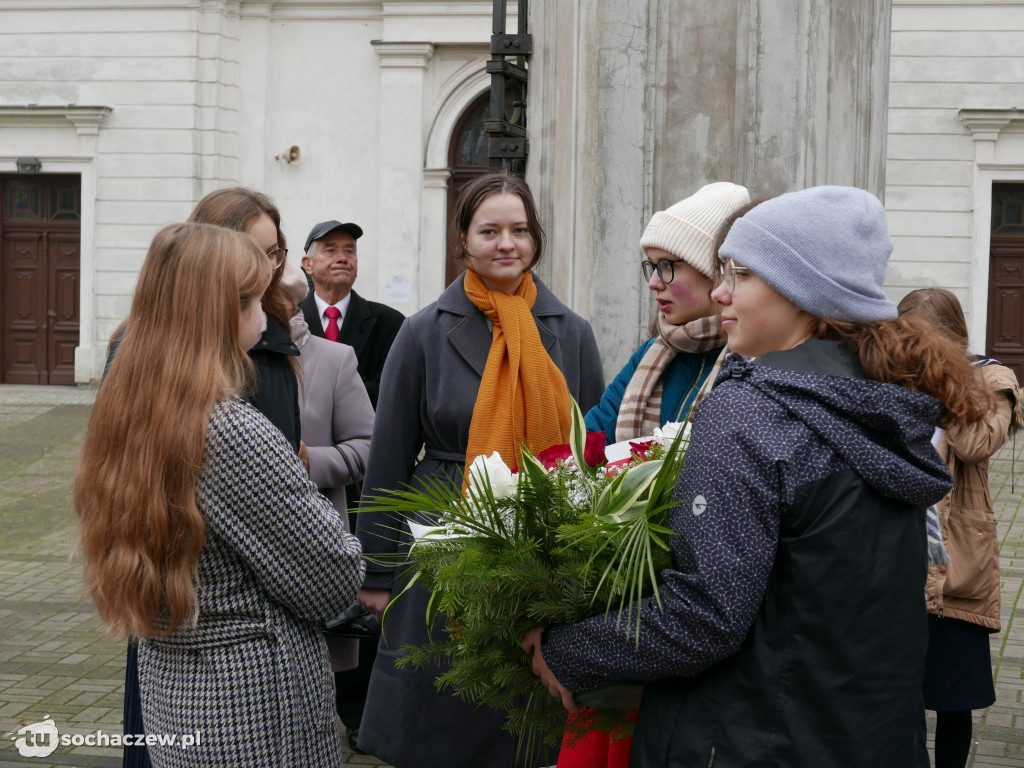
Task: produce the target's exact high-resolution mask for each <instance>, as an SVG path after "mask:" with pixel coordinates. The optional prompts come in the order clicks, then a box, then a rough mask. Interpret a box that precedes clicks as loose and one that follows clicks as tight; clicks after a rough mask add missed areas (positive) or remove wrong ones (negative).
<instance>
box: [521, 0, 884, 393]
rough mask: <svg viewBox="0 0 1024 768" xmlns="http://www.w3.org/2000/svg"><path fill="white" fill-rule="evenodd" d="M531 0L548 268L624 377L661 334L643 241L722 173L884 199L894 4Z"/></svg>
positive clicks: (533, 158) (879, 0)
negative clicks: (643, 270)
mask: <svg viewBox="0 0 1024 768" xmlns="http://www.w3.org/2000/svg"><path fill="white" fill-rule="evenodd" d="M576 6H578V4H574V3H562V2H558V0H533V2H531V4H530V14H531V18H530V32H531V33H532V34H533V37H534V50H535V54H534V56H533V59H532V61H531V69H530V96H529V113H528V117H529V126H530V128H529V130H530V158H529V161H528V167H527V178H528V179H529V180H530V181H531V185H532V186H533V187H534V191H535V192H536V193H537V197H538V199H539V203H540V206H541V211H542V216H543V217H544V221H545V224H546V225H547V227H548V229H549V232H550V235H551V238H550V245H551V254H550V255H551V259H550V261H549V262H548V264H547V265H546V270H547V271H546V272H545V273H544V274H545V276H546V277H547V278H548V279H549V282H550V284H551V285H552V287H553V289H554V290H555V292H556V293H557V294H558V295H559V296H560V297H561V298H563V299H564V300H565V301H566V302H567V303H569V304H570V305H571V306H572V307H573V308H574V309H575V310H576V311H578V312H580V313H581V314H583V315H584V316H586V317H587V318H588V319H590V321H591V322H592V324H593V325H594V330H595V333H596V334H597V338H598V344H599V345H600V347H601V354H602V358H603V360H604V365H605V372H606V375H607V376H609V377H610V376H611V375H613V374H614V373H616V372H617V371H618V369H619V368H620V367H621V366H622V364H623V363H624V362H625V360H626V359H627V357H628V356H629V354H630V353H631V352H632V351H633V350H634V349H635V347H636V345H637V343H638V342H639V341H640V340H642V339H644V338H646V337H647V335H648V325H649V321H650V320H651V319H652V318H653V315H654V313H653V306H652V303H651V300H650V297H649V292H648V291H647V289H646V286H645V285H644V282H643V280H642V278H641V275H640V269H639V266H638V262H639V260H640V252H639V239H640V235H641V234H642V233H643V228H644V226H646V223H647V221H648V220H649V219H650V217H651V215H652V214H653V213H654V212H655V211H658V210H663V209H664V208H666V207H668V206H670V205H672V204H673V203H675V202H676V201H678V200H680V199H682V198H683V197H686V196H687V195H689V194H691V193H693V192H694V191H696V190H697V189H698V188H700V187H701V186H703V185H704V184H707V183H709V182H712V181H733V182H735V183H737V184H743V185H745V186H747V187H749V188H750V189H751V190H752V193H753V194H754V195H755V196H765V195H772V194H779V193H781V192H786V191H789V190H793V189H800V188H803V187H807V186H812V185H815V184H825V183H832V184H852V185H855V186H860V187H863V188H866V189H868V190H870V191H872V192H874V193H875V194H877V195H879V196H881V195H882V193H883V189H884V183H885V179H884V167H885V165H884V164H885V139H886V115H887V110H886V107H887V95H888V76H889V68H888V61H889V25H890V16H891V0H863V2H858V3H850V2H844V0H738V1H737V2H735V3H722V2H716V1H715V0H594V2H593V3H592V4H588V5H587V8H586V10H585V12H584V11H583V10H581V9H580V8H578V7H576Z"/></svg>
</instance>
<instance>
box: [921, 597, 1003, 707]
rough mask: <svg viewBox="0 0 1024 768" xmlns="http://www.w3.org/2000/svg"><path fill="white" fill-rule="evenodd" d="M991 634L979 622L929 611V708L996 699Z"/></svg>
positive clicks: (926, 690) (926, 693) (983, 703)
mask: <svg viewBox="0 0 1024 768" xmlns="http://www.w3.org/2000/svg"><path fill="white" fill-rule="evenodd" d="M989 634H990V632H989V630H988V629H986V628H985V627H982V626H980V625H978V624H972V623H971V622H969V621H961V620H960V619H950V618H940V617H938V616H933V615H931V614H929V616H928V655H927V657H926V659H925V671H924V708H925V709H931V710H934V711H936V712H962V711H964V710H968V709H984V708H985V707H988V706H991V705H992V704H993V703H994V702H995V700H996V690H995V686H994V685H993V684H992V656H991V653H990V651H989V645H988V638H989Z"/></svg>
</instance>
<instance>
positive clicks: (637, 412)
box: [615, 315, 727, 441]
mask: <svg viewBox="0 0 1024 768" xmlns="http://www.w3.org/2000/svg"><path fill="white" fill-rule="evenodd" d="M723 344H725V332H724V331H723V330H722V323H721V321H720V320H719V319H718V316H717V315H715V316H712V317H701V318H698V319H697V320H694V321H692V322H689V323H686V324H685V325H672V324H671V323H669V322H667V321H666V320H665V317H664V315H658V337H657V338H656V339H655V340H654V343H653V344H651V346H650V347H648V348H647V352H646V353H645V354H644V356H643V359H641V360H640V364H639V365H638V366H637V367H636V370H635V371H634V372H633V377H632V378H631V379H630V380H629V384H628V385H627V386H626V391H625V392H624V393H623V394H622V402H621V403H620V404H619V418H618V421H616V423H615V440H616V441H622V440H632V439H635V438H637V437H642V436H644V435H651V434H653V433H654V428H655V427H660V426H661V400H662V395H663V394H664V389H665V381H664V376H663V374H664V373H665V369H666V368H668V364H669V363H671V362H672V360H673V359H675V356H676V355H677V354H679V353H680V352H697V353H700V352H707V351H708V350H709V349H715V348H716V347H720V346H722V345H723ZM726 351H727V350H726V349H723V350H722V353H721V354H720V355H719V356H718V359H717V360H716V361H715V364H714V366H712V368H711V372H710V373H709V374H708V377H707V378H706V379H705V380H704V383H703V385H702V386H701V389H700V392H698V393H697V397H696V399H695V400H694V401H693V403H694V406H696V405H697V403H699V402H700V401H701V399H702V398H703V397H704V395H705V394H706V393H707V392H708V391H709V390H710V389H711V385H712V384H714V381H715V377H716V376H718V372H719V370H721V368H722V362H723V361H724V360H725V355H726ZM684 399H685V398H684Z"/></svg>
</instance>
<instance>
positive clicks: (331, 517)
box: [75, 224, 364, 766]
mask: <svg viewBox="0 0 1024 768" xmlns="http://www.w3.org/2000/svg"><path fill="white" fill-rule="evenodd" d="M270 274H271V265H270V263H269V262H268V260H267V258H266V255H265V253H264V252H263V251H262V250H261V249H260V247H259V246H258V245H257V244H256V242H254V241H253V240H252V238H250V237H248V236H247V235H244V234H242V233H238V232H232V231H230V230H227V229H224V228H221V227H216V226H212V225H207V224H176V225H172V226H169V227H167V228H165V229H163V230H161V231H160V232H159V233H158V234H157V236H156V237H155V238H154V240H153V243H152V245H151V246H150V250H149V254H148V256H147V258H146V262H145V264H144V265H143V268H142V271H141V273H140V275H139V283H138V287H137V289H136V292H135V297H134V299H133V302H132V308H131V315H130V318H129V322H128V323H127V324H126V326H125V331H124V335H123V338H122V340H121V343H120V346H119V348H118V351H117V355H116V357H115V358H114V360H113V362H112V364H111V366H110V369H109V372H108V373H107V376H106V378H105V380H104V383H103V387H102V388H101V389H100V391H99V393H98V394H97V398H96V404H95V406H94V409H93V413H92V419H91V422H90V426H89V432H88V435H87V436H86V441H85V446H84V448H83V451H82V458H81V464H80V467H79V472H78V478H77V481H76V484H75V508H76V511H77V512H78V514H79V516H80V518H81V538H80V548H81V551H82V555H83V559H84V564H85V582H86V585H87V586H88V588H89V591H90V593H91V594H92V596H93V599H94V600H95V602H96V605H97V607H98V609H99V612H100V615H101V616H102V617H103V619H104V620H105V621H106V622H107V623H108V625H109V626H110V627H111V629H112V630H113V631H115V632H117V633H119V634H122V635H127V636H129V637H133V638H139V641H140V642H139V677H140V684H141V693H142V714H143V719H144V722H145V727H146V732H147V733H157V734H174V733H176V734H180V735H185V734H197V733H198V734H200V735H201V740H200V743H198V744H196V745H193V746H191V747H190V748H189V749H187V750H185V749H182V748H181V747H180V746H169V745H153V746H150V750H149V751H150V757H151V759H152V761H153V763H154V764H155V765H158V766H160V765H174V766H195V765H227V764H233V765H284V764H286V763H287V764H295V765H304V766H305V765H324V766H327V765H338V764H340V763H341V741H340V737H339V733H338V728H337V720H336V718H335V716H334V700H333V690H332V685H331V676H330V668H329V666H328V664H327V656H326V650H325V648H324V644H323V640H322V638H321V636H320V632H319V630H318V624H319V622H320V621H322V620H325V619H328V618H330V617H332V616H335V615H337V614H338V613H340V612H341V611H342V610H343V609H344V608H345V607H346V606H347V605H348V604H349V603H351V601H352V600H353V599H354V597H355V594H356V590H357V588H358V586H359V584H360V582H361V580H362V572H363V568H364V566H363V563H362V558H361V556H360V547H359V543H358V541H356V540H355V538H354V537H352V536H350V535H349V534H347V533H345V526H344V523H343V521H342V518H341V517H340V516H339V515H338V513H337V512H336V511H335V510H334V508H333V507H332V506H331V505H330V503H329V502H328V501H327V500H326V499H324V498H323V497H322V496H321V495H320V494H319V493H317V491H316V488H315V486H314V485H313V484H312V483H311V482H309V480H308V479H307V477H306V473H305V470H304V469H303V467H302V464H301V462H300V461H299V459H298V457H297V456H296V455H295V453H294V451H292V449H291V447H290V446H289V445H288V443H287V441H286V440H285V438H284V437H283V436H282V435H281V433H280V432H279V431H278V430H277V429H275V428H274V427H273V426H272V425H271V423H270V422H269V421H268V420H267V419H266V418H265V417H264V416H263V415H262V414H260V413H259V412H258V411H257V410H255V409H254V408H253V407H252V406H250V405H249V404H247V403H246V402H244V401H243V400H242V399H241V395H243V394H244V393H245V392H246V391H247V390H248V389H249V388H250V387H251V385H252V380H253V376H254V371H253V364H252V361H251V360H250V359H249V357H248V355H247V354H246V352H247V350H248V348H249V347H250V346H251V345H252V344H253V343H255V342H256V340H257V339H258V338H259V336H260V332H261V331H262V328H263V323H264V320H263V313H262V310H261V308H260V297H261V296H262V295H263V292H264V290H265V289H266V287H267V284H268V283H269V281H270ZM211 694H212V695H211ZM289 761H292V762H291V763H289Z"/></svg>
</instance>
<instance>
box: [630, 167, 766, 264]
mask: <svg viewBox="0 0 1024 768" xmlns="http://www.w3.org/2000/svg"><path fill="white" fill-rule="evenodd" d="M749 202H750V193H749V192H747V190H746V188H745V187H741V186H739V185H737V184H731V183H730V182H728V181H716V182H714V183H713V184H708V185H706V186H703V187H701V188H700V189H698V190H697V191H696V192H694V193H693V194H692V195H690V196H689V197H688V198H686V199H685V200H680V201H679V202H678V203H676V204H675V205H673V206H672V207H671V208H669V209H668V210H666V211H658V212H657V213H656V214H654V215H653V216H652V217H651V222H650V224H648V225H647V229H645V230H644V234H643V237H641V238H640V247H641V248H643V249H645V250H646V249H647V248H661V250H663V251H668V252H669V253H671V254H672V255H673V256H675V257H676V258H680V259H683V260H685V261H686V263H687V264H689V265H690V266H691V267H693V268H694V269H696V270H697V271H698V272H700V273H701V274H702V275H704V276H705V277H709V278H713V277H714V276H715V274H716V273H717V271H718V261H717V259H716V258H715V253H714V246H715V235H717V234H718V230H719V228H720V227H721V226H722V223H723V222H724V221H725V220H726V219H727V218H728V217H729V216H731V215H732V214H733V213H734V212H735V211H737V210H739V209H740V208H742V207H743V206H744V205H746V204H747V203H749Z"/></svg>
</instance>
